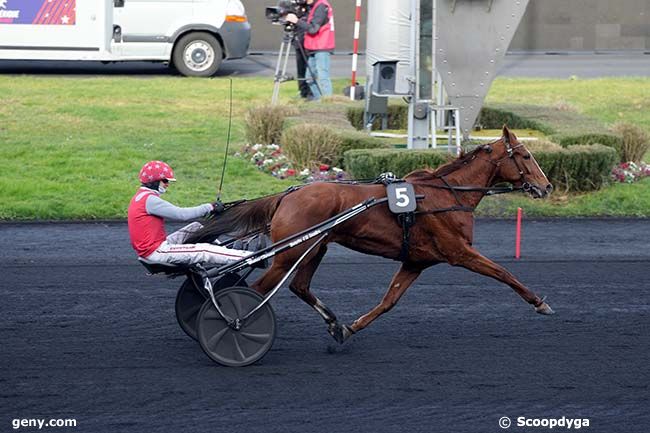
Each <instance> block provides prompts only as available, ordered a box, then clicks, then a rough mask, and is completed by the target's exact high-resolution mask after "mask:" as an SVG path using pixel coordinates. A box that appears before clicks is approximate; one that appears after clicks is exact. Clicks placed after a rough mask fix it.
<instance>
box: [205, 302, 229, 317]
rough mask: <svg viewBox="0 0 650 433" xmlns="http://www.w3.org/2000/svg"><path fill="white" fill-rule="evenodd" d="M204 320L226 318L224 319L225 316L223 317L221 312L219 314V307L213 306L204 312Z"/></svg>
mask: <svg viewBox="0 0 650 433" xmlns="http://www.w3.org/2000/svg"><path fill="white" fill-rule="evenodd" d="M219 307H221V305H219ZM221 308H223V307H221ZM203 320H224V319H223V317H221V314H219V312H218V311H217V309H216V308H214V307H213V308H210V309H209V310H208V311H206V312H205V313H204V314H203Z"/></svg>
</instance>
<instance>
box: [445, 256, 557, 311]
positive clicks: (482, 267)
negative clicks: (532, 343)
mask: <svg viewBox="0 0 650 433" xmlns="http://www.w3.org/2000/svg"><path fill="white" fill-rule="evenodd" d="M449 264H450V265H453V266H461V267H463V268H466V269H469V270H470V271H474V272H477V273H479V274H482V275H486V276H488V277H492V278H494V279H495V280H498V281H501V282H502V283H505V284H507V285H509V286H510V287H512V289H513V290H514V291H515V292H517V294H518V295H519V296H521V297H522V298H523V299H524V300H525V301H526V302H528V303H529V304H531V305H533V306H534V307H535V311H536V312H538V313H540V314H547V315H548V314H553V313H554V311H553V310H552V309H551V307H550V306H549V305H548V304H547V303H546V302H544V300H543V299H542V298H540V297H539V296H537V295H536V294H535V293H533V292H532V291H530V290H529V289H528V288H527V287H526V286H524V285H523V284H521V282H519V280H517V279H516V278H515V277H514V275H512V274H511V273H510V272H508V271H507V270H506V269H505V268H503V267H502V266H500V265H498V264H496V263H494V262H493V261H492V260H490V259H488V258H486V257H484V256H483V255H481V254H480V253H479V252H478V251H476V250H475V249H473V248H471V247H466V248H465V249H464V250H463V251H462V252H460V253H459V254H454V256H453V257H452V258H450V259H449Z"/></svg>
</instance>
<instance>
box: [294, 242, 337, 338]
mask: <svg viewBox="0 0 650 433" xmlns="http://www.w3.org/2000/svg"><path fill="white" fill-rule="evenodd" d="M325 253H327V245H323V246H321V247H320V248H319V249H318V250H316V252H315V254H313V255H310V256H308V257H306V258H305V261H304V262H303V263H302V264H301V265H300V266H298V269H297V271H296V276H295V277H294V278H293V280H292V281H291V284H290V285H289V288H290V289H291V291H292V292H293V293H294V294H295V295H296V296H298V297H299V298H300V299H302V300H303V301H304V302H305V303H306V304H307V305H309V306H311V307H312V308H313V309H314V310H316V312H318V314H319V315H320V316H321V317H322V318H323V320H324V321H325V323H327V328H328V332H329V333H330V334H331V335H332V336H333V337H334V339H335V340H336V341H339V340H340V341H339V343H342V342H343V341H345V339H346V338H347V336H349V334H350V332H349V331H348V330H347V327H345V326H341V325H340V324H339V323H338V321H337V319H336V315H335V314H334V312H332V310H330V309H329V308H328V307H327V305H325V304H323V302H321V300H320V299H318V298H317V297H316V296H314V294H313V293H312V292H311V291H310V290H309V286H310V285H311V280H312V278H313V276H314V273H315V272H316V269H317V268H318V266H319V265H320V262H321V261H322V260H323V257H324V256H325ZM346 333H348V335H347V336H345V334H346Z"/></svg>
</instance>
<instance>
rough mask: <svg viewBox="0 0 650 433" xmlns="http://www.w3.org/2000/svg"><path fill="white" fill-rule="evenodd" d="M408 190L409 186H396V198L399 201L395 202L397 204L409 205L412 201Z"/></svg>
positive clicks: (400, 205)
mask: <svg viewBox="0 0 650 433" xmlns="http://www.w3.org/2000/svg"><path fill="white" fill-rule="evenodd" d="M407 191H408V189H407V188H395V198H396V199H397V203H395V204H396V205H397V206H399V207H407V206H408V205H409V204H410V203H411V200H409V196H408V194H407Z"/></svg>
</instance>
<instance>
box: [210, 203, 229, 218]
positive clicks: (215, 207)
mask: <svg viewBox="0 0 650 433" xmlns="http://www.w3.org/2000/svg"><path fill="white" fill-rule="evenodd" d="M225 210H226V206H224V204H223V203H222V202H221V201H220V200H217V201H215V202H214V203H212V213H213V214H214V215H219V214H220V213H223V211H225Z"/></svg>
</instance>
